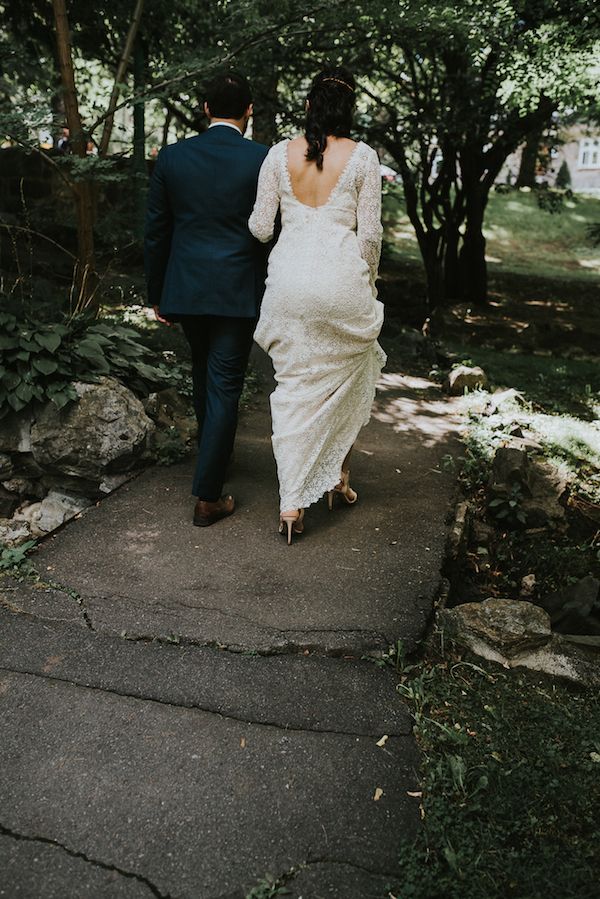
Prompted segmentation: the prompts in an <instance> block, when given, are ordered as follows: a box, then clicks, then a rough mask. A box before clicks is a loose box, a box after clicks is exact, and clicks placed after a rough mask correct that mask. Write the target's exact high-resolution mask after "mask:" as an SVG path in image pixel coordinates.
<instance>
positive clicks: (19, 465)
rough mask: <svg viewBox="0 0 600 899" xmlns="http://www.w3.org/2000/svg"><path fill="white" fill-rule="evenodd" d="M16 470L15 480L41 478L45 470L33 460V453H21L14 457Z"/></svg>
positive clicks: (14, 471) (14, 473)
mask: <svg viewBox="0 0 600 899" xmlns="http://www.w3.org/2000/svg"><path fill="white" fill-rule="evenodd" d="M13 463H14V469H13V473H12V476H13V477H15V478H40V477H41V476H42V475H43V473H44V469H43V468H42V466H41V465H38V463H37V462H36V461H35V459H34V458H33V454H32V453H19V455H18V456H13Z"/></svg>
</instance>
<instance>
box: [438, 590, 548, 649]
mask: <svg viewBox="0 0 600 899" xmlns="http://www.w3.org/2000/svg"><path fill="white" fill-rule="evenodd" d="M441 623H442V625H443V627H444V629H445V630H446V632H447V634H448V636H450V637H452V638H453V639H455V640H456V641H457V642H458V643H462V644H463V645H465V646H467V647H468V648H469V649H471V650H472V651H473V652H475V653H477V655H481V656H483V657H484V658H489V659H493V660H495V661H499V660H500V659H499V657H501V658H502V659H504V658H509V659H510V658H513V657H515V656H518V655H521V654H523V653H524V652H527V651H531V650H533V649H537V648H538V647H540V646H543V645H544V644H545V643H547V642H548V641H549V640H550V637H551V630H550V618H549V616H548V614H547V613H546V612H545V611H544V610H543V609H540V608H539V606H535V605H533V604H532V603H530V602H520V601H519V600H514V599H486V600H484V601H483V602H473V603H465V604H464V605H460V606H456V607H455V608H453V609H445V610H444V611H443V612H442V613H441Z"/></svg>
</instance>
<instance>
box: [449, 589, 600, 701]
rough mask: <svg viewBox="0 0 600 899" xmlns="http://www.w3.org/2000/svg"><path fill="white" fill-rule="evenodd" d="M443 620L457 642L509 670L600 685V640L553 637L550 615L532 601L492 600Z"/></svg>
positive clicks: (461, 608)
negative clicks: (536, 672) (534, 672)
mask: <svg viewBox="0 0 600 899" xmlns="http://www.w3.org/2000/svg"><path fill="white" fill-rule="evenodd" d="M491 604H496V607H495V608H493V607H492V605H491ZM473 606H479V607H480V611H479V612H477V610H473V609H472V607H473ZM482 606H483V607H487V610H486V609H485V608H484V609H481V607H482ZM499 606H501V607H500V608H499ZM465 610H466V611H465ZM540 612H541V613H542V614H541V615H540V614H539V613H540ZM438 620H439V622H440V624H441V625H442V626H443V627H444V629H445V631H446V633H447V634H448V635H449V636H451V637H453V638H454V639H455V640H456V641H457V642H459V643H461V644H463V645H464V646H466V647H467V648H468V649H470V650H471V651H472V652H474V653H475V654H476V655H479V656H481V657H482V658H484V659H489V660H490V661H493V662H499V663H500V664H501V665H504V667H506V668H529V669H531V670H532V671H542V672H544V673H545V674H550V675H553V676H555V677H563V678H566V679H567V680H570V681H573V682H574V683H577V684H584V685H586V686H592V687H598V686H600V665H599V664H598V663H599V661H600V638H594V637H588V638H587V640H590V641H593V642H592V643H587V642H586V643H582V642H580V641H582V640H585V639H586V638H581V637H579V638H577V637H573V636H568V637H567V636H563V635H562V634H552V633H551V631H550V627H549V618H548V616H547V615H546V614H545V613H544V612H543V610H542V609H539V608H538V607H537V606H534V605H533V604H532V603H530V602H517V601H515V600H507V599H504V600H502V599H500V600H498V599H488V600H485V601H484V602H482V603H471V604H469V605H468V606H467V605H462V606H457V607H456V608H454V609H444V610H443V611H441V612H440V613H439V616H438ZM595 640H597V641H598V642H597V643H596V642H595Z"/></svg>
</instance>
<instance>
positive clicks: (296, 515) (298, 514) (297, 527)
mask: <svg viewBox="0 0 600 899" xmlns="http://www.w3.org/2000/svg"><path fill="white" fill-rule="evenodd" d="M286 532H287V544H288V546H291V545H292V534H302V533H303V532H304V509H297V510H296V511H295V512H288V513H286V514H285V515H280V516H279V533H280V534H283V535H284V536H285V535H286Z"/></svg>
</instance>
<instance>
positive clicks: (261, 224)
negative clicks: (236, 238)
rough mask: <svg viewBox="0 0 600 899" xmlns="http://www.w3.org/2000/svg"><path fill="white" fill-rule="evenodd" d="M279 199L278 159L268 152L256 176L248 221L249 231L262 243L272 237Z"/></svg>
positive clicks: (271, 152)
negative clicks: (255, 188)
mask: <svg viewBox="0 0 600 899" xmlns="http://www.w3.org/2000/svg"><path fill="white" fill-rule="evenodd" d="M280 197H281V191H280V188H279V164H278V158H277V156H276V155H275V153H274V152H273V150H269V152H268V153H267V156H266V158H265V161H264V162H263V164H262V168H261V170H260V174H259V176H258V188H257V190H256V201H255V203H254V209H253V210H252V215H251V216H250V218H249V220H248V227H249V228H250V231H251V232H252V234H253V235H254V236H255V237H256V238H257V240H260V241H262V243H267V242H268V241H269V240H271V238H272V237H273V231H274V228H275V218H276V216H277V210H278V209H279V200H280Z"/></svg>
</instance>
